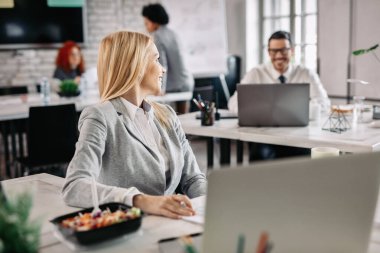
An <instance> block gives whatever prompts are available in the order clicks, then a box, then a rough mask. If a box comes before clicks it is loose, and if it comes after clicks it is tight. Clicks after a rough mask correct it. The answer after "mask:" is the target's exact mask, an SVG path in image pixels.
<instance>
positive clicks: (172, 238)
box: [158, 233, 202, 243]
mask: <svg viewBox="0 0 380 253" xmlns="http://www.w3.org/2000/svg"><path fill="white" fill-rule="evenodd" d="M200 235H202V233H194V234H190V235H188V236H191V237H196V236H200ZM177 239H178V237H170V238H166V239H161V240H159V241H158V242H159V243H162V242H170V241H174V240H177Z"/></svg>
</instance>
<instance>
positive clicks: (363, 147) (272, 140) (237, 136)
mask: <svg viewBox="0 0 380 253" xmlns="http://www.w3.org/2000/svg"><path fill="white" fill-rule="evenodd" d="M195 117H196V113H188V114H184V115H180V116H179V119H180V121H181V123H182V127H183V129H184V131H185V133H186V134H191V135H198V136H205V137H216V138H227V139H231V140H240V141H248V142H259V143H267V144H275V145H285V146H292V147H300V148H313V147H316V146H329V147H335V148H338V149H339V150H340V151H342V152H349V153H359V152H374V151H380V129H376V128H370V127H369V124H364V123H363V124H358V125H357V127H356V128H355V129H350V130H348V131H346V132H342V133H340V134H339V133H333V132H329V131H325V130H322V124H323V123H324V122H325V120H326V119H322V120H321V121H320V122H319V123H316V122H310V124H309V125H308V126H306V127H239V125H238V120H237V119H221V120H219V121H216V122H215V124H214V125H213V126H201V122H200V120H197V119H196V118H195Z"/></svg>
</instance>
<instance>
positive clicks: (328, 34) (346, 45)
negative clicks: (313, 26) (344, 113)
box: [318, 0, 380, 99]
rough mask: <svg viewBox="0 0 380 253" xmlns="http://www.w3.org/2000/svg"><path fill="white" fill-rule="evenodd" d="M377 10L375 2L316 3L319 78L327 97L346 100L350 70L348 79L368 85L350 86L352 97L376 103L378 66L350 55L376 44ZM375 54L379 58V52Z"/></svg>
mask: <svg viewBox="0 0 380 253" xmlns="http://www.w3.org/2000/svg"><path fill="white" fill-rule="evenodd" d="M351 3H352V4H353V5H352V8H353V9H352V10H353V13H352V14H353V15H352V17H350V4H351ZM379 10H380V1H379V0H352V1H349V0H334V1H331V0H319V22H318V26H319V34H318V44H319V52H318V54H319V59H320V76H321V79H322V82H323V83H324V85H325V86H326V88H327V91H328V93H329V95H340V96H346V87H347V83H346V79H347V77H348V70H350V71H351V78H355V79H363V80H366V81H369V82H371V85H369V86H363V85H358V84H355V85H353V86H352V95H364V96H366V97H369V98H377V99H380V63H378V62H376V60H375V58H374V57H373V56H372V55H370V54H368V55H362V56H352V54H351V52H352V50H355V49H359V48H368V47H370V46H372V45H374V44H376V43H379V42H380V26H379V23H380V15H379ZM350 19H351V21H352V24H353V25H352V30H350V28H351V27H350ZM350 32H351V36H350ZM376 52H377V53H378V55H379V56H380V50H379V49H377V50H376ZM349 63H351V66H350V68H349V67H348V64H349Z"/></svg>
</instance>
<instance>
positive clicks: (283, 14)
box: [259, 0, 317, 71]
mask: <svg viewBox="0 0 380 253" xmlns="http://www.w3.org/2000/svg"><path fill="white" fill-rule="evenodd" d="M259 1H260V2H259V8H260V10H261V11H260V13H261V20H260V21H259V22H260V26H261V31H262V32H261V33H260V37H261V38H260V48H261V50H260V54H259V57H260V62H267V61H269V56H268V54H267V44H268V38H269V37H270V35H271V34H272V33H273V32H275V31H278V30H285V31H289V32H290V33H291V34H292V38H293V43H294V46H295V54H294V61H295V63H297V64H303V65H305V66H306V67H308V68H310V69H312V70H314V71H316V70H317V0H259Z"/></svg>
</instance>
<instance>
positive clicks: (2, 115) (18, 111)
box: [0, 90, 193, 121]
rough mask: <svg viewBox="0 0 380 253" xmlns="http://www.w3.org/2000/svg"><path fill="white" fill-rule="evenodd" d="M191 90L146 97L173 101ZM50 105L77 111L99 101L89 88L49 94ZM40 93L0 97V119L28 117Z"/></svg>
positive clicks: (184, 97)
mask: <svg viewBox="0 0 380 253" xmlns="http://www.w3.org/2000/svg"><path fill="white" fill-rule="evenodd" d="M192 95H193V94H192V92H190V91H189V92H176V93H167V94H165V95H163V96H149V97H148V98H147V99H149V100H150V101H156V102H161V103H169V102H174V101H185V100H190V99H191V97H192ZM50 100H51V101H50V103H49V104H50V105H60V104H69V103H75V105H76V109H77V111H81V110H83V109H84V108H85V107H86V106H89V105H93V104H96V103H98V102H99V101H100V98H99V92H98V91H97V90H89V91H87V92H86V95H85V96H84V95H80V96H78V97H72V98H65V97H59V96H58V95H57V94H56V93H53V92H52V94H51V98H50ZM42 105H43V103H42V99H41V96H40V94H27V95H10V96H1V97H0V121H5V120H14V119H24V118H28V117H29V107H31V106H42Z"/></svg>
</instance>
